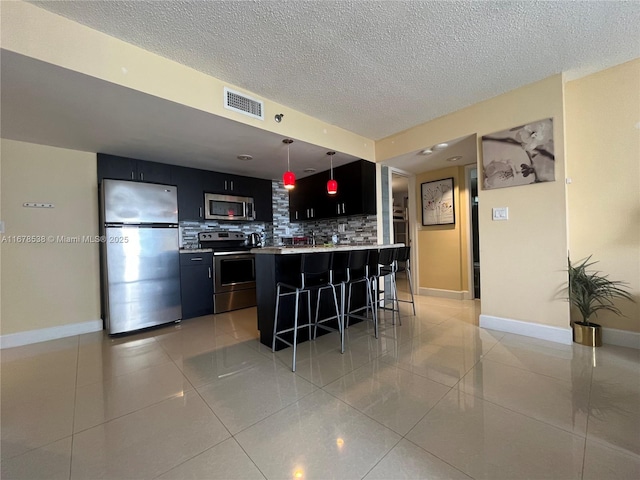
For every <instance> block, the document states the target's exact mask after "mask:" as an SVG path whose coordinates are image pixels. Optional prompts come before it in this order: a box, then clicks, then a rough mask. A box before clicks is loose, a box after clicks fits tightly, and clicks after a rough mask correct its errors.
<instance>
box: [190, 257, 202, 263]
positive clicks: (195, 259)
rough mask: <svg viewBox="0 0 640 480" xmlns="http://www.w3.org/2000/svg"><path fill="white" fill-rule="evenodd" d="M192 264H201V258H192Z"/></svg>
mask: <svg viewBox="0 0 640 480" xmlns="http://www.w3.org/2000/svg"><path fill="white" fill-rule="evenodd" d="M191 261H192V262H201V261H202V257H193V258H192V259H191Z"/></svg>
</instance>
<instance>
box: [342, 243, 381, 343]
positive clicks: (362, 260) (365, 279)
mask: <svg viewBox="0 0 640 480" xmlns="http://www.w3.org/2000/svg"><path fill="white" fill-rule="evenodd" d="M369 254H370V250H352V251H350V252H349V259H348V264H347V278H346V281H345V286H348V293H347V307H346V310H345V312H344V322H345V323H344V325H345V328H349V319H350V318H351V317H353V318H359V319H361V320H369V317H368V316H367V311H368V310H369V309H370V310H371V315H372V317H373V318H372V320H373V331H374V335H375V337H376V338H378V317H377V315H376V313H377V312H376V308H375V304H374V303H373V296H372V294H371V277H370V275H369ZM359 283H364V285H365V304H364V306H362V307H357V308H355V309H353V310H352V309H351V298H352V297H351V294H352V293H353V286H354V285H356V284H359ZM363 311H364V313H363V314H362V313H360V312H363Z"/></svg>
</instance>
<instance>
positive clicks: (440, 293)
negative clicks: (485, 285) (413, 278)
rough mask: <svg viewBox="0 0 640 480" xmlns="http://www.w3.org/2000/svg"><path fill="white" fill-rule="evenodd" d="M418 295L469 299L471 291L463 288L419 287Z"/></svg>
mask: <svg viewBox="0 0 640 480" xmlns="http://www.w3.org/2000/svg"><path fill="white" fill-rule="evenodd" d="M418 295H426V296H429V297H440V298H452V299H453V300H468V298H467V297H468V296H469V292H467V291H465V290H463V291H459V290H441V289H439V288H424V287H420V288H419V289H418Z"/></svg>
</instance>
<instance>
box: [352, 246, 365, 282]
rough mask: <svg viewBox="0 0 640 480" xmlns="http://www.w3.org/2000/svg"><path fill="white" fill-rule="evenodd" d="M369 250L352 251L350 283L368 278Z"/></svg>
mask: <svg viewBox="0 0 640 480" xmlns="http://www.w3.org/2000/svg"><path fill="white" fill-rule="evenodd" d="M368 262H369V250H351V251H350V252H349V261H348V268H347V278H348V281H350V282H351V281H354V280H360V279H364V278H366V277H367V263H368Z"/></svg>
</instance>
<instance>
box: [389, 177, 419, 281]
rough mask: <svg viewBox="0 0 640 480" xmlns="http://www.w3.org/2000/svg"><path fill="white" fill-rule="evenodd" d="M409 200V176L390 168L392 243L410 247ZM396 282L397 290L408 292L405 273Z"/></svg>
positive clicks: (407, 279)
mask: <svg viewBox="0 0 640 480" xmlns="http://www.w3.org/2000/svg"><path fill="white" fill-rule="evenodd" d="M409 202H410V200H409V176H408V175H407V174H403V173H399V172H398V171H397V170H395V169H391V222H392V228H393V238H392V241H393V242H394V243H404V244H405V245H406V246H407V247H410V246H411V243H412V234H411V228H412V225H411V214H410V208H409ZM407 274H408V272H407ZM396 283H397V288H398V291H400V292H404V293H408V292H409V278H408V277H407V276H406V275H402V276H398V277H397V278H396ZM414 293H416V292H414Z"/></svg>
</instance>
